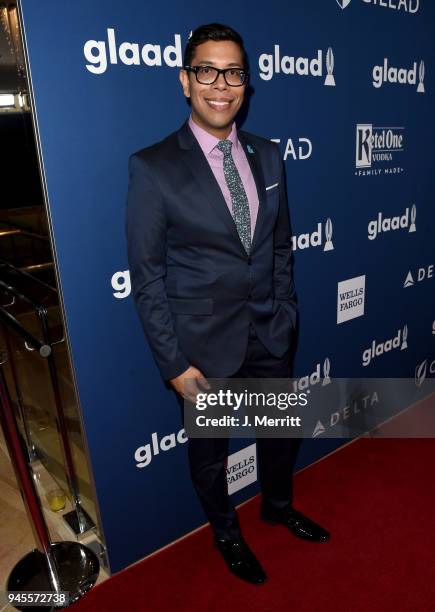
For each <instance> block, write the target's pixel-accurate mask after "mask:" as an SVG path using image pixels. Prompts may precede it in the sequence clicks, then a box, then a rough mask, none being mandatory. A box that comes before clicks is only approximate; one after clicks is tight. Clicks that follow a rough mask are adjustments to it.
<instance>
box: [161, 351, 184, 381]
mask: <svg viewBox="0 0 435 612" xmlns="http://www.w3.org/2000/svg"><path fill="white" fill-rule="evenodd" d="M189 367H190V363H189V362H188V361H187V359H186V357H185V356H184V355H181V354H179V355H178V357H177V359H176V360H175V361H173V362H172V363H168V364H167V365H161V366H160V367H159V370H160V374H161V376H162V378H163V380H170V379H171V378H176V377H177V376H179V375H180V374H182V373H183V372H185V371H186V370H187V369H188V368H189Z"/></svg>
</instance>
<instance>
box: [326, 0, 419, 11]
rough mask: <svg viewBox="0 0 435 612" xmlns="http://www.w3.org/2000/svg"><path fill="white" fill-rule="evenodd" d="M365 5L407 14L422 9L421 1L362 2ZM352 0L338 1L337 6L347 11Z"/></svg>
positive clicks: (362, 0)
mask: <svg viewBox="0 0 435 612" xmlns="http://www.w3.org/2000/svg"><path fill="white" fill-rule="evenodd" d="M361 2H364V4H372V5H373V6H382V7H384V8H389V9H394V10H396V11H401V10H403V11H405V12H407V13H416V12H417V11H418V9H419V8H420V0H361ZM350 3H351V0H337V4H338V6H339V7H340V8H341V9H345V8H346V7H347V6H349V4H350Z"/></svg>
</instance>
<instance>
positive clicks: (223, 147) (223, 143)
mask: <svg viewBox="0 0 435 612" xmlns="http://www.w3.org/2000/svg"><path fill="white" fill-rule="evenodd" d="M216 146H217V148H218V149H219V151H222V153H223V154H224V155H228V153H231V147H232V146H233V143H232V142H231V140H220V141H219V142H218V144H217V145H216Z"/></svg>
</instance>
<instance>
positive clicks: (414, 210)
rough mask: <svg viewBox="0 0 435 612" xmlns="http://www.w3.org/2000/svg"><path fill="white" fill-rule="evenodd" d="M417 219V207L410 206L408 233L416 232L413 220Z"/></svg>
mask: <svg viewBox="0 0 435 612" xmlns="http://www.w3.org/2000/svg"><path fill="white" fill-rule="evenodd" d="M416 218H417V207H416V205H415V204H413V205H412V208H411V225H410V226H409V231H410V232H416V231H417V228H416V227H415V219H416Z"/></svg>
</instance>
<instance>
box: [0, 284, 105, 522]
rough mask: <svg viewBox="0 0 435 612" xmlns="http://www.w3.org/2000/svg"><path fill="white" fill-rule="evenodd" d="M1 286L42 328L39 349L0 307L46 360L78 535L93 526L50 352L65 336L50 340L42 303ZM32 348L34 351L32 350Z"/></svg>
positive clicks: (0, 311)
mask: <svg viewBox="0 0 435 612" xmlns="http://www.w3.org/2000/svg"><path fill="white" fill-rule="evenodd" d="M0 287H3V288H4V289H5V290H6V291H8V292H9V293H12V294H13V295H15V296H16V297H19V298H20V299H22V300H23V301H25V302H27V303H28V304H31V305H32V306H33V308H34V309H35V311H36V313H37V315H38V317H39V320H40V324H41V329H42V335H43V347H42V343H39V344H40V345H41V346H39V344H35V342H34V341H35V340H36V339H35V338H34V337H33V336H32V334H29V332H28V331H27V330H26V329H25V328H24V327H23V326H22V325H21V323H19V321H17V319H16V318H15V317H13V316H12V315H11V314H10V313H9V312H8V311H7V310H6V309H5V308H4V307H3V306H0V319H2V320H3V321H5V322H6V323H9V325H10V326H11V327H12V328H13V329H14V330H15V331H17V332H18V333H20V334H21V335H22V337H23V338H24V344H25V346H26V348H27V349H28V350H34V348H37V349H38V351H39V353H40V354H41V356H43V357H46V358H47V364H48V369H49V375H50V381H51V385H52V390H53V396H54V404H55V408H56V417H57V424H58V430H59V434H60V442H61V444H60V446H61V449H62V452H63V457H64V461H65V473H66V477H67V480H68V485H69V488H70V491H71V496H72V500H73V504H74V512H75V517H71V521H73V523H74V525H77V529H78V531H79V533H81V534H82V533H85V532H86V531H87V530H88V529H89V528H90V526H91V524H92V526H94V525H93V523H92V521H91V520H90V519H89V517H88V516H87V515H86V514H85V511H84V509H83V508H82V507H81V499H80V495H79V489H78V478H77V474H76V470H75V466H74V460H73V454H72V449H71V445H70V441H69V437H68V428H67V425H66V418H65V412H64V408H63V401H62V396H61V393H60V385H59V380H58V376H57V371H56V365H55V362H54V356H53V353H52V347H53V346H54V345H56V344H59V343H60V342H63V341H64V337H63V338H62V339H61V340H58V341H56V342H51V341H50V337H49V335H50V334H49V327H48V318H47V310H46V308H45V307H44V306H42V305H41V304H38V303H37V302H35V300H33V299H31V298H29V297H28V296H26V295H24V294H23V293H21V291H18V289H16V287H13V286H12V285H8V284H7V283H5V282H4V281H1V280H0ZM37 342H39V341H37ZM28 344H30V345H31V346H30V347H29V346H28ZM32 346H33V347H34V348H32ZM41 347H42V348H41ZM41 351H42V352H41ZM66 520H68V519H66Z"/></svg>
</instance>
